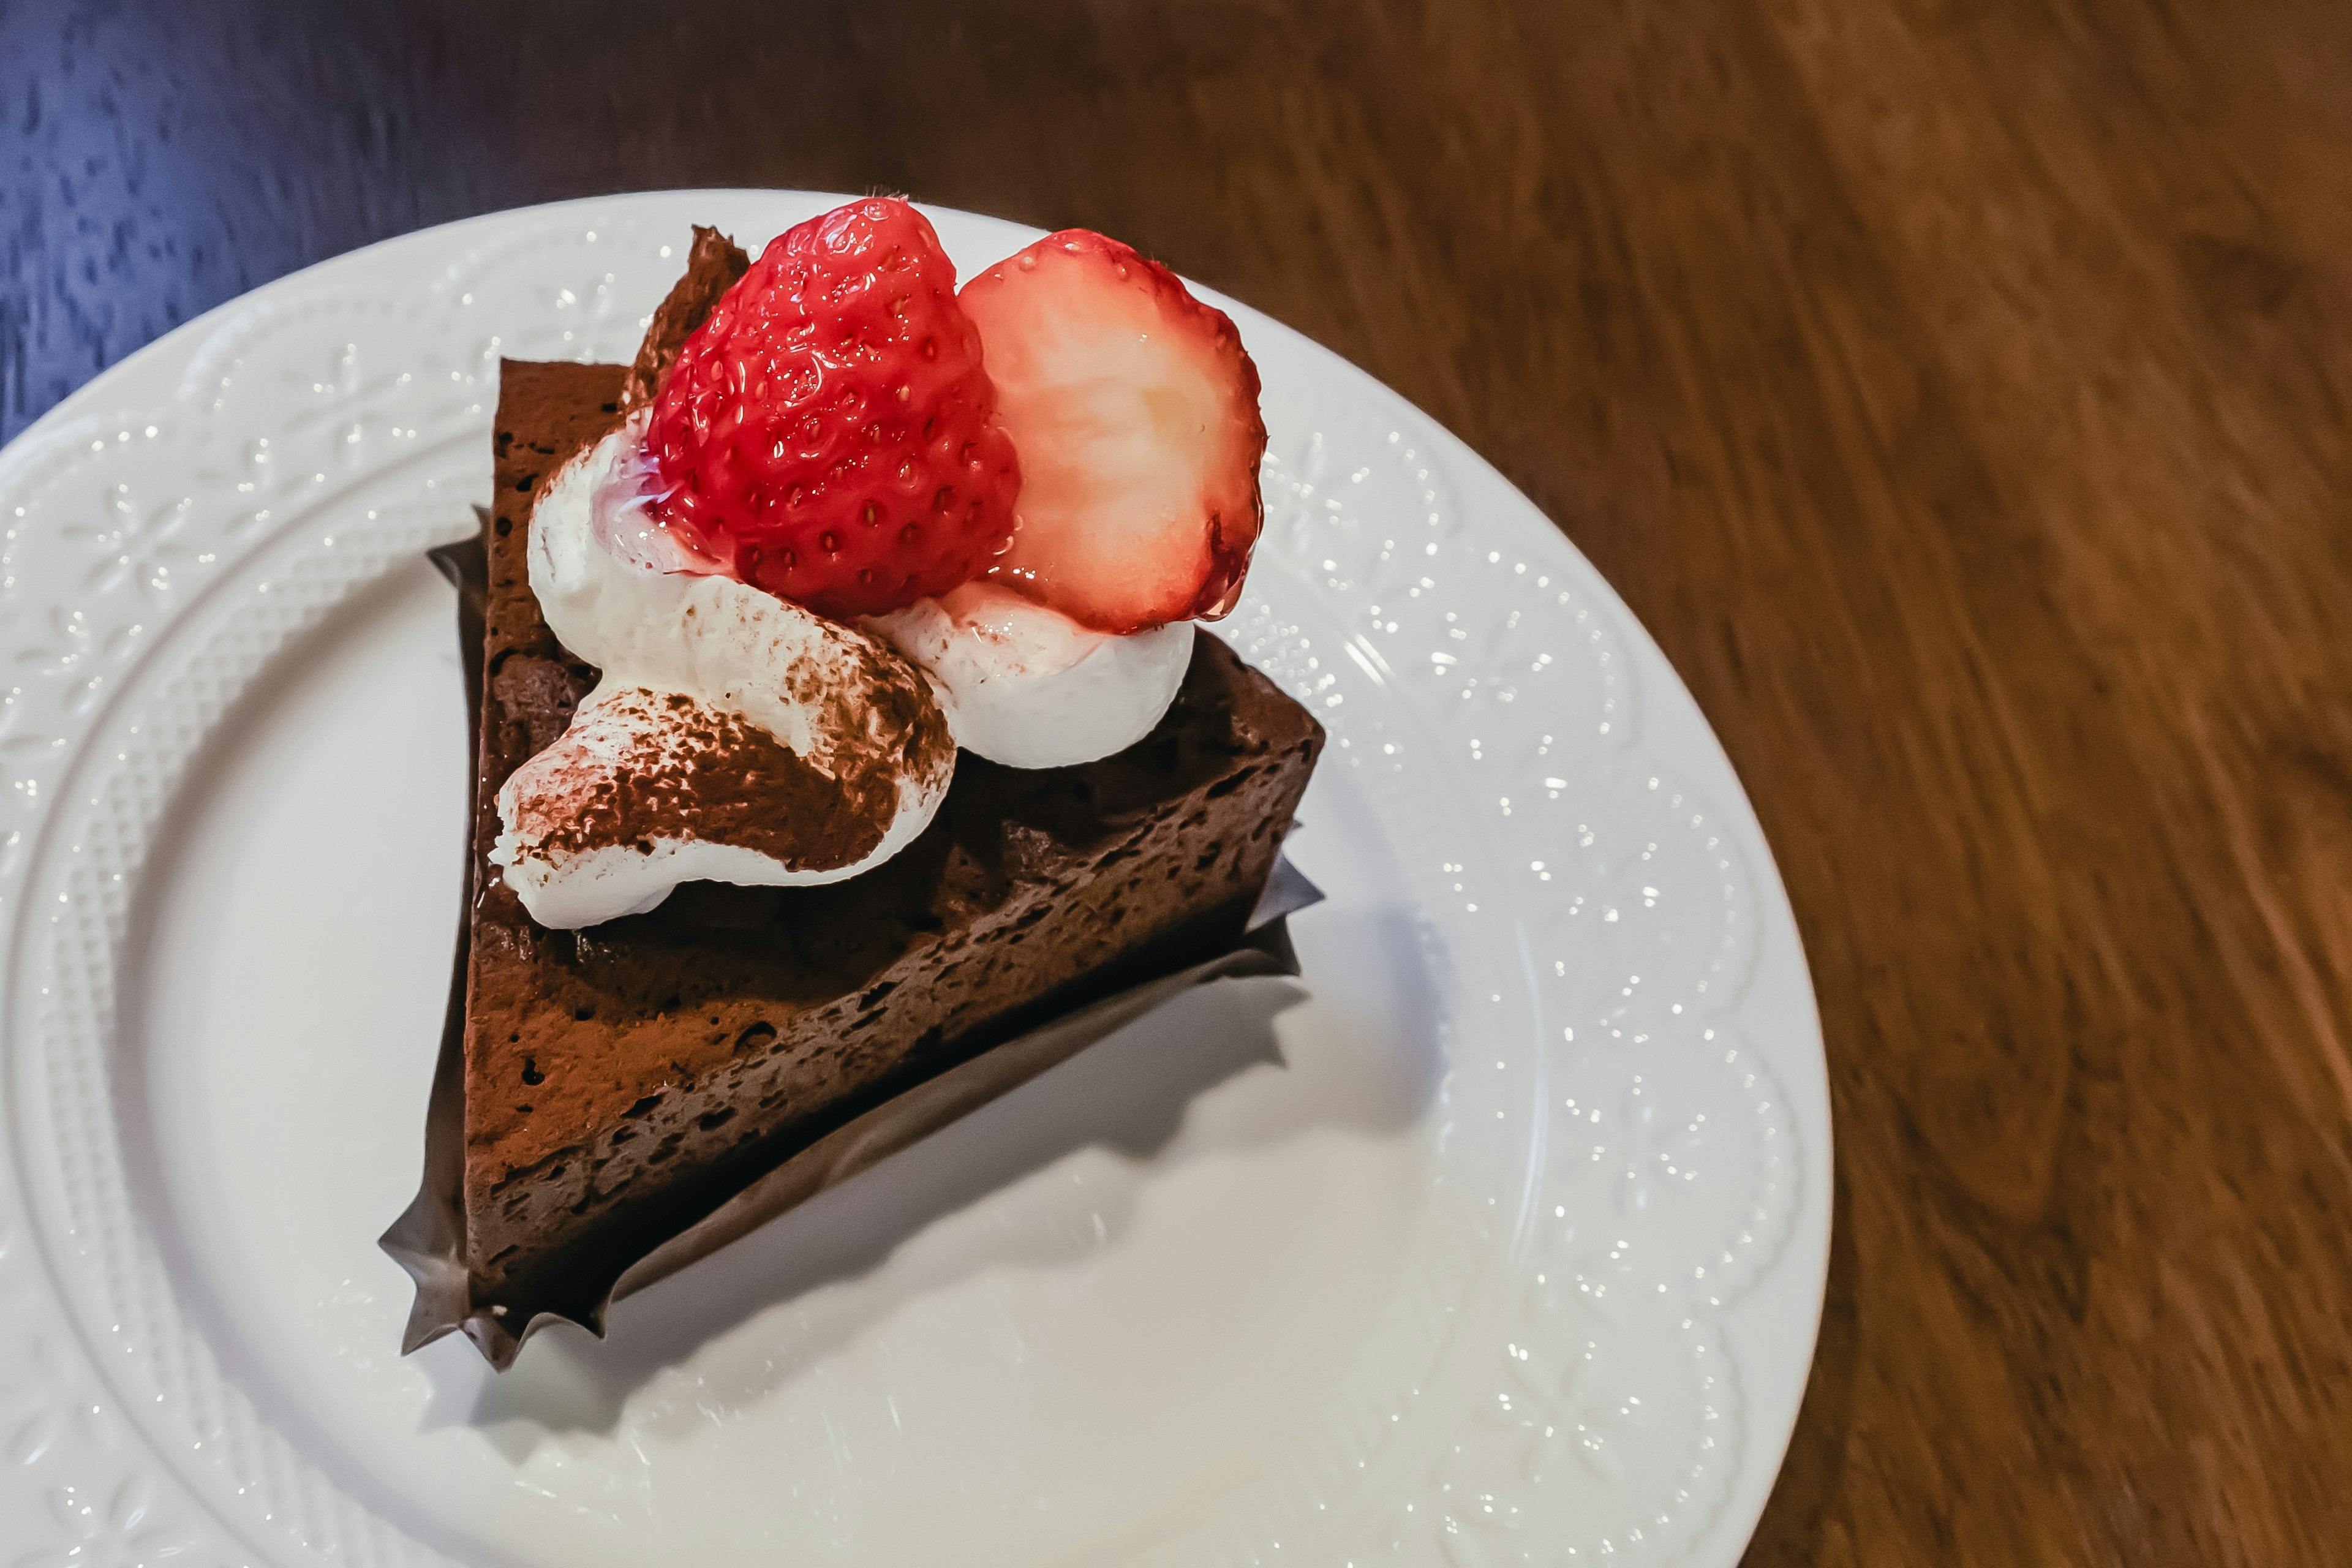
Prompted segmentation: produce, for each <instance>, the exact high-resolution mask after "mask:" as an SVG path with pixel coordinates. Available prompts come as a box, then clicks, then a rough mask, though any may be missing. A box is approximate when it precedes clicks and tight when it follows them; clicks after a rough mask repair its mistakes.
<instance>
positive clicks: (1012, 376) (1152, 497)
mask: <svg viewBox="0 0 2352 1568" xmlns="http://www.w3.org/2000/svg"><path fill="white" fill-rule="evenodd" d="M963 308H964V310H965V312H966V313H967V314H968V315H970V316H971V319H972V321H973V322H974V323H975V324H977V325H978V326H979V328H980V336H981V340H982V342H983V343H985V344H986V345H987V350H988V374H989V378H990V379H991V380H992V381H993V382H994V383H995V384H996V391H997V399H998V416H999V417H1000V418H1001V419H1002V420H1003V424H1004V428H1005V431H1006V432H1007V433H1008V434H1009V435H1011V437H1013V446H1014V447H1017V448H1019V450H1020V453H1021V474H1022V483H1021V492H1020V500H1019V502H1018V503H1017V505H1016V507H1015V510H1016V511H1017V513H1018V514H1019V524H1020V526H1019V528H1018V529H1017V530H1016V531H1015V532H1014V534H1013V548H1012V549H1011V550H1010V551H1008V552H1006V553H1005V554H1004V555H1003V557H1002V558H1001V559H1000V560H999V561H998V562H997V563H996V565H995V568H994V570H993V573H992V575H994V576H995V577H997V578H999V579H1001V580H1003V581H1004V582H1007V583H1009V584H1013V586H1014V587H1016V588H1019V589H1020V590H1021V591H1022V592H1023V593H1024V594H1027V595H1029V596H1030V597H1032V598H1034V599H1036V600H1037V601H1038V602H1040V603H1042V604H1045V605H1050V606H1051V607H1053V608H1055V609H1057V610H1059V611H1061V612H1062V613H1063V614H1064V615H1066V616H1071V617H1073V618H1074V619H1076V620H1079V621H1083V622H1084V623H1086V624H1087V626H1093V627H1095V628H1097V630H1101V631H1108V632H1130V631H1135V630H1138V629H1139V628H1141V627H1144V626H1163V625H1165V624H1167V623H1168V622H1170V621H1180V620H1185V619H1189V618H1191V617H1193V616H1205V617H1208V618H1210V619H1214V618H1215V617H1216V616H1222V615H1223V614H1224V613H1225V612H1226V611H1228V610H1230V609H1232V608H1233V607H1234V600H1236V599H1237V598H1239V597H1240V595H1241V586H1242V575H1243V574H1244V573H1245V572H1247V571H1248V570H1249V558H1250V548H1251V546H1253V545H1254V544H1255V543H1256V542H1257V531H1258V525H1259V523H1260V522H1261V521H1263V519H1264V517H1265V506H1264V503H1263V502H1262V501H1261V500H1259V497H1258V489H1257V466H1258V459H1259V458H1260V457H1262V456H1263V455H1264V454H1265V422H1264V421H1263V420H1261V419H1260V418H1259V417H1258V411H1257V391H1258V384H1257V366H1255V364H1253V363H1250V357H1249V355H1248V354H1247V353H1244V352H1243V349H1242V342H1241V335H1240V334H1239V333H1238V332H1236V331H1234V323H1233V321H1231V320H1230V319H1229V318H1228V317H1227V316H1226V315H1225V313H1224V312H1223V311H1222V310H1213V309H1212V308H1211V307H1209V306H1207V305H1203V304H1202V303H1201V302H1200V301H1199V300H1195V299H1193V298H1192V295H1191V294H1189V293H1187V292H1186V291H1185V289H1184V285H1183V284H1182V283H1181V282H1179V281H1178V280H1177V278H1176V275H1175V274H1174V273H1172V272H1171V271H1169V270H1168V269H1167V268H1164V267H1161V266H1160V265H1159V264H1158V263H1157V262H1152V261H1147V260H1145V259H1144V258H1142V257H1140V256H1138V255H1137V254H1136V253H1135V252H1134V251H1133V250H1131V249H1129V247H1126V246H1124V245H1121V244H1120V243H1119V242H1118V241H1117V240H1115V239H1106V238H1104V237H1102V236H1101V235H1098V234H1094V233H1091V232H1089V231H1087V230H1086V229H1082V228H1073V229H1065V230H1063V231H1062V232H1061V233H1060V234H1055V235H1049V236H1047V237H1045V238H1044V239H1041V240H1039V241H1038V242H1037V243H1036V244H1034V245H1033V246H1031V247H1029V248H1028V249H1026V250H1024V251H1022V252H1021V253H1019V254H1018V255H1016V256H1011V257H1007V258H1005V259H1004V260H1003V261H1000V262H998V263H997V264H996V265H995V266H993V267H992V268H989V269H988V270H987V271H986V272H984V273H982V274H981V275H980V276H979V277H977V278H975V279H972V280H971V282H969V283H967V284H965V285H964V289H963Z"/></svg>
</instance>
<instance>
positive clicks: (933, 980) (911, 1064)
mask: <svg viewBox="0 0 2352 1568" xmlns="http://www.w3.org/2000/svg"><path fill="white" fill-rule="evenodd" d="M629 374H631V373H630V371H629V370H628V368H627V367H623V366H618V365H581V364H534V363H513V362H509V363H507V364H505V365H504V366H503V367H502V378H501V387H500V395H499V412H498V421H497V474H498V505H497V508H496V511H495V516H494V519H493V521H492V522H491V524H490V528H489V535H488V541H487V543H488V559H489V587H488V604H487V608H486V613H485V622H486V625H485V635H484V645H483V650H482V652H483V664H482V672H483V691H482V712H481V728H480V731H479V753H478V758H479V761H478V777H477V780H476V794H475V820H474V836H473V861H472V868H473V869H472V883H473V904H472V943H471V957H470V963H469V966H468V973H467V996H466V1033H465V1055H464V1066H465V1073H464V1102H465V1117H464V1119H465V1138H466V1159H465V1173H464V1184H463V1212H464V1225H465V1240H464V1254H465V1258H466V1261H467V1273H468V1276H469V1284H470V1290H471V1295H472V1299H473V1301H474V1303H475V1305H476V1307H477V1309H478V1310H497V1308H498V1307H499V1305H501V1304H507V1303H511V1304H513V1306H514V1307H515V1308H516V1309H518V1310H526V1311H528V1310H538V1309H539V1308H541V1307H545V1306H559V1310H560V1305H559V1304H561V1303H574V1304H579V1305H587V1304H593V1303H594V1302H597V1301H599V1300H602V1298H603V1296H604V1292H605V1291H606V1290H608V1289H610V1287H611V1285H612V1283H613V1281H614V1278H615V1277H616V1276H617V1275H618V1274H619V1272H620V1271H621V1269H622V1268H624V1267H625V1265H626V1264H627V1263H629V1262H630V1261H632V1260H633V1259H635V1258H636V1257H638V1256H640V1255H642V1254H643V1253H644V1252H645V1251H646V1250H647V1249H648V1248H649V1247H650V1246H651V1245H652V1244H653V1243H655V1242H656V1241H657V1240H658V1239H660V1238H661V1237H664V1236H666V1235H668V1234H670V1233H673V1232H675V1231H676V1230H677V1229H678V1228H680V1227H682V1226H686V1225H689V1224H691V1223H693V1222H694V1221H695V1220H696V1219H698V1218H699V1217H700V1216H701V1215H704V1214H707V1213H708V1212H709V1211H710V1210H711V1209H712V1208H713V1207H715V1206H716V1205H718V1204H719V1203H720V1202H722V1201H723V1200H724V1199H725V1198H726V1197H727V1196H729V1195H730V1194H731V1193H733V1192H735V1191H736V1190H738V1189H739V1188H740V1187H741V1186H743V1185H744V1184H746V1183H747V1182H749V1181H751V1180H752V1179H753V1178H755V1177H756V1176H757V1175H758V1174H759V1173H761V1171H763V1170H765V1169H767V1168H769V1167H771V1166H772V1165H773V1164H775V1163H777V1162H778V1161H780V1160H782V1159H783V1158H785V1157H786V1156H788V1155H789V1154H791V1153H792V1152H793V1151H795V1150H796V1149H799V1148H801V1147H804V1146H805V1145H806V1144H807V1143H809V1142H811V1141H813V1140H814V1139H815V1138H817V1137H819V1136H821V1135H822V1134H823V1133H824V1131H827V1130H829V1129H830V1128H832V1127H835V1126H837V1125H839V1124H840V1123H841V1122H842V1121H845V1120H846V1119H847V1118H849V1117H851V1116H853V1115H855V1114H856V1113H858V1112H859V1111H860V1110H864V1109H866V1107H868V1106H871V1105H873V1104H875V1103H877V1101H878V1100H882V1099H885V1098H887V1097H888V1096H890V1095H892V1094H895V1093H897V1092H898V1091H900V1090H901V1089H904V1088H906V1087H907V1086H908V1085H910V1084H912V1083H915V1082H918V1081H920V1080H921V1079H925V1078H927V1077H929V1076H930V1075H932V1074H935V1073H937V1072H940V1070H942V1069H944V1068H947V1067H950V1066H951V1065H953V1064H955V1063H957V1062H960V1061H962V1060H964V1059H966V1058H970V1057H971V1056H972V1055H973V1054H975V1053H977V1052H979V1051H982V1050H983V1049H985V1048H987V1047H989V1046H991V1045H992V1044H994V1043H996V1042H999V1041H1002V1040H1004V1039H1006V1038H1009V1037H1012V1036H1013V1035H1014V1034H1017V1033H1018V1032H1020V1031H1021V1030H1022V1029H1024V1028H1026V1027H1028V1026H1032V1025H1034V1023H1036V1022H1037V1021H1039V1020H1041V1019H1044V1018H1046V1017H1050V1016H1055V1014H1057V1013H1060V1012H1062V1011H1065V1010H1066V1009H1068V1008H1071V1007H1074V1006H1076V1005H1081V1004H1082V1003H1084V1002H1086V1001H1087V1000H1090V999H1092V998H1094V997H1097V996H1099V995H1104V994H1109V993H1110V992H1113V991H1115V990H1118V989H1119V988H1121V987H1124V986H1126V985H1129V984H1134V983H1136V982H1137V981H1139V980H1142V979H1147V978H1150V977H1152V976H1154V975H1156V974H1160V973H1168V972H1170V971H1172V970H1175V969H1178V968H1181V967H1182V966H1183V965H1185V964H1187V963H1192V962H1194V961H1196V960H1197V959H1199V958H1201V957H1203V956H1205V955H1208V954H1211V953H1213V952H1217V951H1219V950H1220V949H1221V948H1223V947H1225V946H1229V945H1230V944H1231V943H1232V942H1234V940H1235V939H1236V938H1237V937H1238V936H1239V934H1240V932H1241V931H1242V928H1243V924H1244V921H1245V920H1246V918H1247V916H1248V914H1249V911H1250V909H1251V907H1252V905H1253V903H1254V902H1255V900H1256V899H1257V897H1258V895H1259V892H1260V890H1261V889H1262V888H1263V887H1264V886H1265V881H1266V879H1267V876H1268V874H1269V872H1270V871H1271V869H1272V868H1273V866H1274V862H1275V858H1276V852H1277V850H1278V849H1279V847H1280V846H1281V843H1282V839H1283V836H1284V834H1285V833H1286V830H1287V829H1288V826H1289V824H1290V819H1291V815H1292V812H1293V810H1294V809H1295V808H1296V806H1297V802H1298V797H1299V795H1300V794H1301V792H1302V791H1303V790H1304V789H1305V787H1306V784H1307V776H1308V773H1310V772H1311V770H1312V768H1313V766H1314V763H1315V759H1316V755H1317V753H1318V751H1319V749H1320V747H1321V744H1322V739H1323V736H1322V731H1321V728H1320V727H1319V726H1318V724H1317V723H1316V722H1315V721H1314V719H1313V718H1312V717H1311V716H1309V715H1308V714H1307V711H1306V710H1304V709H1302V708H1301V707H1299V706H1298V705H1297V703H1296V702H1294V701H1292V700H1290V699H1289V698H1287V697H1286V696H1284V695H1283V694H1282V693H1281V692H1280V691H1279V690H1277V689H1276V688H1275V686H1274V685H1273V683H1272V682H1270V681H1268V680H1267V679H1265V678H1264V677H1263V676H1261V675H1259V674H1257V673H1256V672H1255V671H1254V670H1252V669H1250V668H1248V667H1246V666H1245V665H1244V664H1243V663H1242V662H1241V661H1240V660H1239V659H1237V658H1235V657H1234V655H1233V653H1232V652H1231V651H1230V650H1228V649H1227V648H1226V647H1224V646H1223V644H1222V643H1220V642H1218V641H1217V640H1216V639H1215V638H1213V637H1208V636H1205V635H1202V636H1200V637H1197V638H1196V639H1195V643H1196V646H1195V651H1194V653H1193V657H1192V666H1191V668H1190V670H1189V672H1188V674H1187V675H1186V678H1185V680H1184V684H1183V687H1182V689H1181V692H1180V694H1179V696H1178V698H1177V700H1176V701H1175V703H1174V705H1173V706H1172V707H1171V709H1170V710H1169V711H1168V713H1167V715H1166V717H1165V718H1164V719H1163V720H1162V721H1160V724H1159V726H1158V727H1157V728H1156V729H1155V730H1154V731H1152V732H1151V733H1150V735H1149V736H1148V737H1146V738H1145V739H1144V740H1143V741H1142V742H1139V743H1138V744H1136V745H1134V746H1132V747H1129V749H1128V750H1126V751H1124V752H1118V753H1117V754H1115V755H1113V756H1110V757H1107V758H1105V759H1103V760H1101V761H1099V762H1096V763H1086V764H1083V765H1079V766H1076V767H1066V768H1054V769H1045V770H1035V771H1029V770H1020V769H1013V768H1006V767H1001V766H998V765H996V764H993V763H988V762H986V761H984V760H982V759H980V758H978V757H974V756H971V755H970V754H967V755H966V756H964V757H963V758H962V759H961V762H960V763H959V765H958V769H957V773H956V776H955V782H954V784H953V786H952V788H951V789H950V792H949V794H948V796H947V799H946V803H945V805H943V806H942V807H941V808H940V813H939V815H938V816H937V818H936V819H935V820H934V821H933V822H932V824H931V825H930V826H929V828H928V829H927V830H925V832H924V833H923V834H922V836H921V837H919V838H918V839H916V840H915V841H914V843H913V844H912V845H911V846H910V847H908V848H907V849H906V850H904V851H902V852H901V853H899V854H898V855H897V856H896V857H894V858H891V859H889V860H888V861H887V862H885V863H884V864H882V865H880V866H878V867H876V868H872V869H870V870H867V871H865V872H863V873H861V874H859V875H857V876H856V877H854V878H852V879H849V880H846V881H844V882H839V883H835V884H833V885H830V886H825V887H819V888H798V889H751V888H738V887H731V886H726V885H721V884H715V883H699V884H689V885H688V886H686V887H683V888H681V889H678V891H677V893H676V894H674V895H673V896H672V897H671V898H670V899H669V900H667V902H665V903H664V904H662V905H661V906H660V907H659V908H657V909H656V910H653V911H652V912H651V913H649V914H644V915H637V916H631V917H628V918H625V919H622V920H618V921H610V922H608V923H605V924H604V925H600V926H595V927H592V928H590V929H586V930H583V931H551V930H549V929H546V928H544V927H541V926H540V925H538V924H536V923H535V922H534V921H531V919H530V917H529V915H528V914H526V913H525V911H524V910H523V909H522V907H521V904H520V901H519V900H518V899H517V898H516V896H515V895H514V893H513V892H512V891H511V890H509V889H508V888H507V887H506V886H505V885H504V883H503V882H502V880H501V879H500V877H499V870H498V868H497V867H496V866H494V865H492V864H491V863H490V861H489V858H488V856H489V851H490V848H491V847H492V845H493V843H494V841H495V840H496V838H497V836H498V833H499V816H498V812H497V808H496V799H497V795H498V791H499V786H500V784H503V783H504V782H505V780H506V778H507V776H508V774H509V773H512V772H513V771H514V769H515V768H516V767H518V766H519V765H520V764H521V763H523V762H524V761H525V760H526V759H528V758H530V756H532V755H533V754H535V753H536V752H539V751H540V750H541V749H542V748H544V747H546V746H547V745H548V744H550V743H551V742H552V741H554V739H555V738H556V737H557V736H558V735H560V734H561V733H562V731H563V728H564V726H565V724H566V723H567V721H569V719H570V717H571V714H572V709H573V706H574V705H575V704H576V703H577V702H578V701H579V700H580V698H581V697H582V695H583V693H585V692H586V691H587V690H588V689H589V688H590V687H591V686H592V685H593V681H594V676H595V672H594V671H593V670H591V669H590V668H587V667H585V666H584V665H583V664H581V663H580V662H578V661H577V660H575V659H573V658H571V657H570V656H569V655H568V654H567V653H566V651H565V650H564V649H563V648H562V647H560V646H559V645H558V644H557V642H556V640H555V638H554V637H553V635H552V634H551V632H550V630H549V629H548V626H547V625H546V622H545V621H544V619H543V618H542V617H541V613H540V609H539V605H538V602H537V600H536V599H535V598H534V596H533V595H532V593H531V590H530V582H529V574H528V568H527V562H526V555H525V549H526V541H527V538H528V533H529V530H530V526H531V505H532V501H533V500H534V498H535V496H536V495H537V494H538V493H539V492H540V490H541V489H542V487H543V485H544V483H545V481H546V480H547V479H548V478H549V477H550V476H551V475H552V474H553V473H554V472H555V471H556V470H557V469H558V468H560V467H561V466H562V464H563V463H564V461H565V460H566V459H568V458H570V457H571V456H572V454H573V453H574V452H576V451H578V450H579V449H581V448H582V447H583V446H585V445H587V444H588V443H590V442H592V441H593V440H594V439H596V438H597V437H600V436H602V435H603V434H604V432H605V431H606V430H607V429H609V428H610V427H611V426H612V425H613V424H614V421H615V420H616V419H617V418H618V417H619V416H620V411H621V409H622V406H623V403H624V399H625V384H626V379H627V377H628V376H629ZM521 1326H522V1325H521V1324H520V1323H516V1324H515V1325H514V1327H515V1328H516V1329H517V1330H518V1331H520V1327H521Z"/></svg>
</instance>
